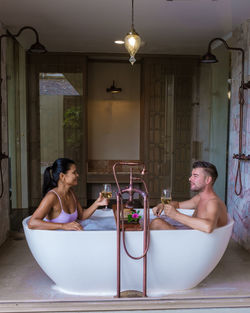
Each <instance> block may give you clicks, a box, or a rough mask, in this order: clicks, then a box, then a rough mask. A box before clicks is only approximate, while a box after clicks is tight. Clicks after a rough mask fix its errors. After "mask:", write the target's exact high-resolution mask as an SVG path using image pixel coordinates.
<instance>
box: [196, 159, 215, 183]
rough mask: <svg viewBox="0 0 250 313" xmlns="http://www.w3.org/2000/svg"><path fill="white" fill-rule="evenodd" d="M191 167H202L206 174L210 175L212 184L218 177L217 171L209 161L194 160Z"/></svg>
mask: <svg viewBox="0 0 250 313" xmlns="http://www.w3.org/2000/svg"><path fill="white" fill-rule="evenodd" d="M193 168H203V169H204V171H205V172H206V174H207V175H209V176H211V177H212V181H213V184H214V183H215V181H216V178H217V177H218V172H217V169H216V167H215V166H214V165H213V164H212V163H209V162H206V161H196V162H194V163H193Z"/></svg>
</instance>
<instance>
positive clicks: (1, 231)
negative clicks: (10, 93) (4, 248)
mask: <svg viewBox="0 0 250 313" xmlns="http://www.w3.org/2000/svg"><path fill="white" fill-rule="evenodd" d="M0 31H1V34H2V33H3V31H2V29H1V24H0ZM5 51H6V39H2V41H1V51H0V53H1V78H2V84H1V96H2V103H1V110H0V112H1V116H0V118H1V125H2V132H0V133H2V136H1V137H2V138H0V145H1V147H2V149H1V150H2V152H3V153H5V154H8V132H7V127H8V125H7V121H8V118H7V101H6V91H7V90H6V89H7V88H6V53H5ZM1 165H2V166H1V167H2V174H3V186H4V192H3V195H2V197H1V199H0V245H1V244H2V243H3V242H4V241H5V240H6V238H7V236H8V231H9V223H10V222H9V175H8V173H9V170H8V168H9V165H8V159H4V160H2V164H1ZM0 175H1V174H0ZM1 191H2V181H1V178H0V194H1Z"/></svg>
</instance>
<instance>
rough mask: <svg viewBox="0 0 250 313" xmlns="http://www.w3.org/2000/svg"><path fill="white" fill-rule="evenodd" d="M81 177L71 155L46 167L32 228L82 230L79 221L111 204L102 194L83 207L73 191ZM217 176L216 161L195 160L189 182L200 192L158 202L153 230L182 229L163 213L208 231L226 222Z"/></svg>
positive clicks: (192, 188) (225, 212) (30, 221)
mask: <svg viewBox="0 0 250 313" xmlns="http://www.w3.org/2000/svg"><path fill="white" fill-rule="evenodd" d="M78 176H79V175H78V173H77V169H76V165H75V162H74V161H72V160H70V159H67V158H60V159H57V160H56V161H55V162H54V163H53V165H52V166H51V167H47V168H46V170H45V172H44V183H43V199H42V201H41V203H40V205H39V206H38V208H37V209H36V211H35V212H34V214H33V215H32V217H31V218H30V220H29V223H28V226H29V228H31V229H49V230H53V229H63V230H82V226H81V224H79V223H78V222H77V221H76V220H85V219H87V218H89V217H90V216H91V215H92V214H93V213H94V212H95V210H96V209H97V208H98V207H99V206H106V205H107V203H108V200H107V199H106V198H104V197H103V196H102V194H101V193H100V194H99V197H98V198H97V200H96V201H95V202H94V203H93V204H92V205H91V206H90V207H89V208H87V209H83V208H82V207H81V205H80V203H79V201H78V200H77V197H76V195H75V193H74V192H73V190H72V187H74V186H76V185H77V183H78V181H77V180H78ZM217 176H218V174H217V170H216V167H215V166H214V165H213V164H211V163H209V162H203V161H197V162H195V163H194V164H193V169H192V175H191V177H190V178H189V181H190V185H191V186H190V188H191V190H192V191H196V192H198V194H197V195H196V196H194V197H193V198H191V199H190V200H187V201H183V202H176V201H172V202H170V203H169V204H167V205H163V204H158V205H157V206H156V207H154V208H153V213H154V214H155V215H156V216H157V218H155V219H154V220H153V221H152V222H151V224H150V228H151V229H152V230H160V229H177V228H178V227H176V226H174V225H171V224H170V223H168V222H166V221H165V220H164V219H162V218H161V217H160V215H161V214H162V213H163V212H164V214H165V215H167V216H168V217H170V218H171V219H173V220H175V221H177V222H179V223H180V224H183V225H186V226H187V227H189V228H191V229H197V230H201V231H204V232H208V233H209V232H212V231H213V229H214V228H217V227H220V226H224V225H226V223H227V209H226V206H225V204H224V203H223V201H222V200H221V199H220V198H219V197H218V196H217V195H216V193H215V192H214V190H213V184H214V182H215V180H216V178H217ZM177 208H181V209H194V214H193V215H192V216H187V215H184V214H182V213H180V212H178V211H177V210H176V209H177Z"/></svg>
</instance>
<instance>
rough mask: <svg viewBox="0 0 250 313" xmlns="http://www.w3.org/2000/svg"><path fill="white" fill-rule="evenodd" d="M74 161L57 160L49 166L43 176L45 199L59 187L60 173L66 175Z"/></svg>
mask: <svg viewBox="0 0 250 313" xmlns="http://www.w3.org/2000/svg"><path fill="white" fill-rule="evenodd" d="M72 164H75V162H74V161H72V160H70V159H67V158H60V159H57V160H55V162H54V163H53V165H52V166H48V167H47V168H46V169H45V171H44V175H43V197H44V196H45V195H46V193H47V192H48V191H50V190H51V189H53V188H55V187H57V184H58V180H59V176H60V173H64V174H66V173H67V171H68V170H69V169H70V166H71V165H72Z"/></svg>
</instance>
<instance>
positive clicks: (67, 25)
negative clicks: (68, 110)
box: [0, 0, 250, 54]
mask: <svg viewBox="0 0 250 313" xmlns="http://www.w3.org/2000/svg"><path fill="white" fill-rule="evenodd" d="M249 18H250V0H172V1H169V0H134V22H135V29H136V31H137V32H138V33H139V34H140V36H141V38H142V40H143V42H144V44H143V46H142V47H141V48H140V51H139V52H140V53H145V54H202V53H204V52H205V50H206V48H207V44H208V42H209V41H210V39H212V38H214V37H223V38H224V39H226V38H228V36H229V35H230V33H231V32H232V31H233V30H234V29H235V28H236V27H237V26H239V25H240V24H241V23H242V22H244V21H245V20H247V19H249ZM0 22H1V24H2V26H3V27H6V28H8V29H9V30H10V31H11V32H13V33H16V32H17V31H18V30H19V29H20V28H21V27H23V26H27V25H28V26H33V27H34V28H35V29H36V30H37V31H38V33H39V37H40V41H41V43H42V44H44V45H45V46H46V48H47V50H48V51H54V52H56V51H57V52H85V53H94V52H97V53H124V52H125V53H126V51H125V48H124V46H123V45H122V46H120V45H116V44H114V40H117V39H123V37H124V36H125V35H126V33H127V32H128V31H129V30H130V26H131V0H0ZM18 40H19V41H20V43H21V44H22V45H23V46H24V47H25V48H28V46H29V45H30V44H31V43H32V41H34V34H33V32H32V31H30V30H25V31H24V32H23V33H22V34H21V35H20V36H19V37H18Z"/></svg>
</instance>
